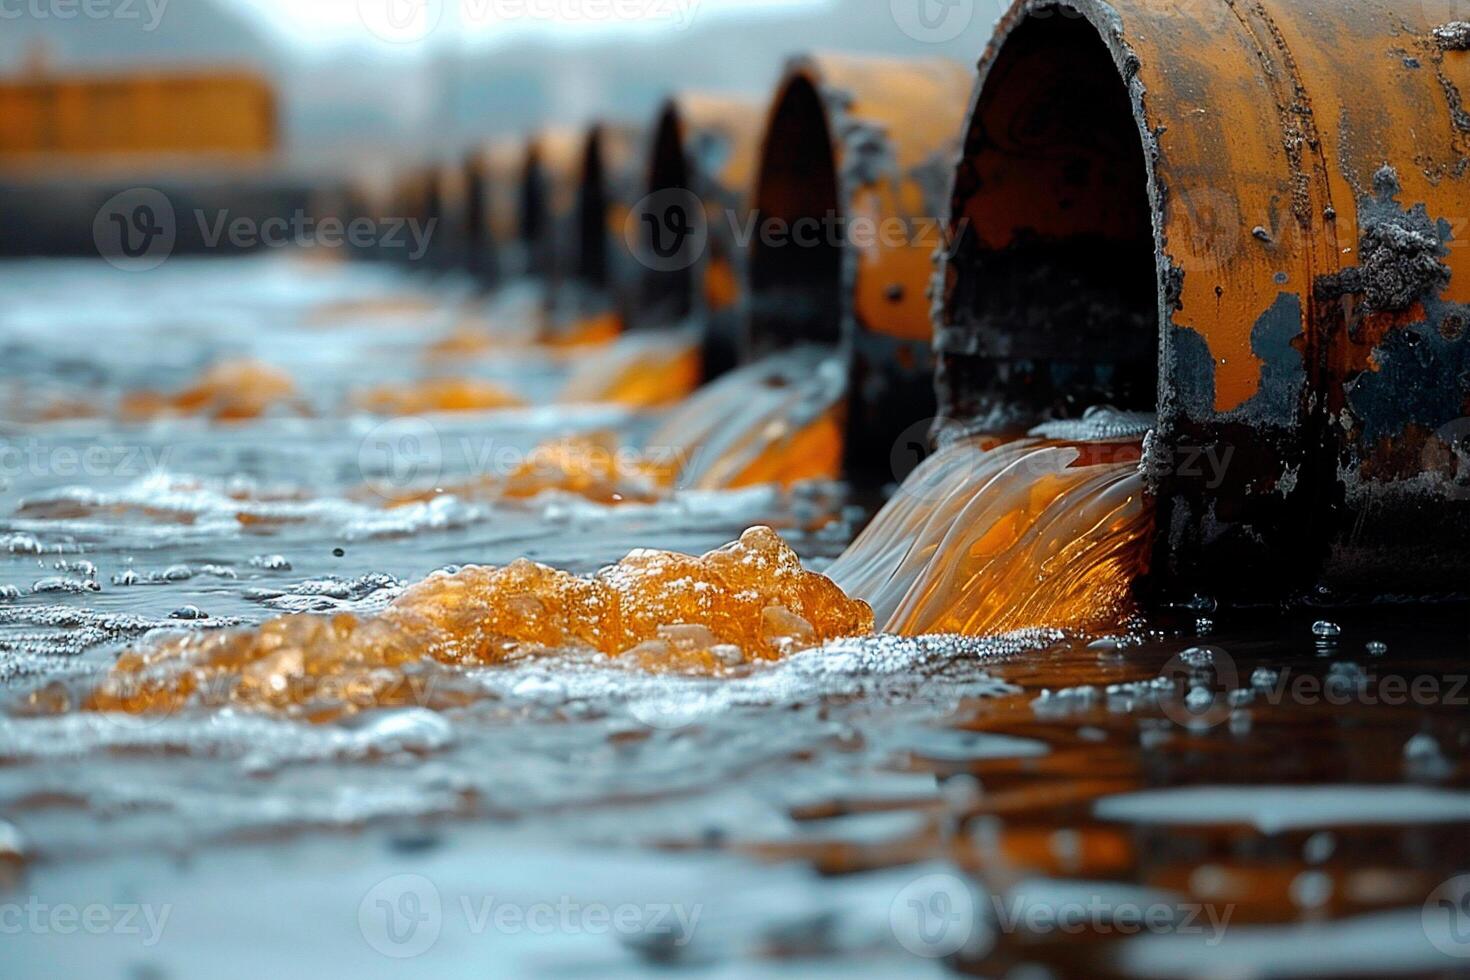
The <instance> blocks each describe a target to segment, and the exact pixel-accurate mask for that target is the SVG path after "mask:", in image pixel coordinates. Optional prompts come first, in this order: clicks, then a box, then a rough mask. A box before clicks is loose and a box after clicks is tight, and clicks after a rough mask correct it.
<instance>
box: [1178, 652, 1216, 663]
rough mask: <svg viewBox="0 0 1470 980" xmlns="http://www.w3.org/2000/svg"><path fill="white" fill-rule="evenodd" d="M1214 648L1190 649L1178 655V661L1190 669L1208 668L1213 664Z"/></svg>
mask: <svg viewBox="0 0 1470 980" xmlns="http://www.w3.org/2000/svg"><path fill="white" fill-rule="evenodd" d="M1217 649H1218V648H1216V647H1190V648H1189V649H1187V650H1184V651H1182V652H1181V653H1180V654H1179V659H1180V660H1182V661H1184V662H1185V663H1186V664H1188V665H1189V666H1191V667H1208V666H1210V665H1211V664H1213V663H1214V662H1215V654H1216V652H1217Z"/></svg>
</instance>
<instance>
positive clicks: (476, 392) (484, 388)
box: [349, 378, 525, 415]
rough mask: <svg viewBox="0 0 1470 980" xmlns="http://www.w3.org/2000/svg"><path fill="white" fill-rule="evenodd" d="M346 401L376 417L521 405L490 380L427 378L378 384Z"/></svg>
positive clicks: (481, 409)
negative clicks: (393, 383)
mask: <svg viewBox="0 0 1470 980" xmlns="http://www.w3.org/2000/svg"><path fill="white" fill-rule="evenodd" d="M349 400H350V401H351V403H352V405H353V406H354V407H355V408H358V409H361V410H362V411H366V412H373V413H374V414H377V415H422V414H425V413H430V412H484V411H489V410H491V409H496V408H519V407H520V406H522V405H524V404H525V402H524V401H522V400H521V399H520V397H519V396H517V395H515V394H514V393H512V392H510V391H507V390H506V389H505V388H503V387H501V386H500V385H498V384H496V383H494V382H493V381H482V380H480V379H477V378H430V379H428V380H425V381H416V382H411V383H408V384H401V385H378V386H377V387H373V388H366V389H362V390H360V391H356V392H353V393H352V395H351V396H350V398H349Z"/></svg>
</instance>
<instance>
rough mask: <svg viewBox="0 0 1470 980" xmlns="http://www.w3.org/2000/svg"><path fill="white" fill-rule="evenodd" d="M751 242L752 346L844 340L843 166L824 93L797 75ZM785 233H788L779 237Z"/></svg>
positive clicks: (759, 192)
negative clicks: (837, 232)
mask: <svg viewBox="0 0 1470 980" xmlns="http://www.w3.org/2000/svg"><path fill="white" fill-rule="evenodd" d="M761 157H762V158H761V167H760V176H759V179H758V181H757V184H756V202H755V205H756V217H757V219H758V223H757V225H756V226H755V235H754V237H753V238H752V240H751V246H750V247H751V253H750V288H751V322H750V330H751V338H750V339H751V347H752V351H753V352H754V353H761V352H765V351H769V350H775V349H780V348H783V347H789V346H791V345H793V344H798V343H803V342H806V343H819V344H831V345H834V346H835V345H837V344H839V343H840V342H841V339H842V320H843V309H844V305H845V303H844V297H843V284H842V249H841V246H840V245H839V243H838V241H837V240H836V238H835V236H834V235H833V234H832V233H831V231H830V229H832V228H833V227H834V226H835V222H836V221H837V220H839V218H840V214H841V210H840V206H839V203H838V199H837V164H836V160H835V158H834V156H833V151H832V136H831V133H830V132H829V131H828V129H827V119H826V114H825V113H824V112H823V109H822V100H821V96H820V95H819V94H818V92H817V90H816V88H815V87H814V86H813V85H812V83H811V82H809V81H807V80H806V79H804V78H799V77H798V78H795V79H793V80H792V81H791V82H790V83H789V84H788V85H787V87H786V90H785V92H784V93H782V95H781V98H780V101H779V103H778V104H777V107H776V110H775V115H774V116H773V117H772V120H771V126H770V129H769V131H768V132H767V134H766V144H765V148H764V150H763V152H762V154H761ZM775 236H781V237H779V238H778V237H775Z"/></svg>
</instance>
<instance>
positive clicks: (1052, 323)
mask: <svg viewBox="0 0 1470 980" xmlns="http://www.w3.org/2000/svg"><path fill="white" fill-rule="evenodd" d="M1050 13H1051V16H1047V17H1028V18H1026V19H1025V20H1024V21H1023V22H1022V23H1021V24H1020V25H1019V26H1017V27H1016V29H1015V30H1014V31H1013V32H1012V33H1011V34H1010V36H1009V37H1008V38H1007V39H1006V40H1005V42H1004V44H1003V46H1002V47H1001V49H1000V52H999V54H998V55H997V56H996V59H995V62H994V64H993V65H992V67H991V69H990V71H989V72H988V73H987V74H986V76H985V80H984V82H983V85H982V88H981V92H980V97H979V99H978V102H977V104H976V106H975V109H974V111H973V115H972V116H971V120H970V125H969V130H968V133H967V135H966V144H965V159H964V161H963V163H962V165H961V167H960V169H959V172H958V174H957V180H956V185H955V195H954V201H953V214H954V216H955V220H956V222H963V226H960V227H956V228H955V231H956V233H957V237H958V243H959V244H958V247H957V250H956V254H955V258H954V259H953V260H952V263H951V269H952V275H951V277H950V281H949V282H950V292H949V294H948V296H947V297H946V301H945V309H944V320H943V322H944V323H945V325H946V326H947V333H948V334H950V335H951V336H953V335H955V334H958V335H959V336H961V337H963V338H965V339H964V342H963V343H954V342H952V341H951V342H947V343H946V344H945V347H946V348H947V352H946V353H945V354H944V355H943V364H942V366H941V370H942V372H943V373H944V387H945V388H947V389H948V390H947V393H946V397H947V399H948V401H949V404H948V405H947V408H948V410H949V413H950V414H952V415H955V416H959V417H987V416H988V417H998V416H997V413H999V417H1006V416H1008V417H1010V418H1020V419H1027V418H1036V417H1062V418H1068V417H1074V416H1076V415H1078V414H1080V413H1081V412H1082V411H1084V410H1085V409H1087V408H1088V407H1090V406H1092V405H1096V404H1111V405H1115V406H1117V407H1119V408H1124V409H1133V410H1139V411H1152V410H1154V409H1155V408H1156V404H1157V400H1158V386H1159V381H1158V335H1159V300H1158V276H1157V271H1156V266H1155V258H1154V238H1153V222H1152V207H1151V205H1150V201H1149V195H1148V170H1147V165H1146V163H1145V159H1144V150H1143V142H1142V139H1141V137H1140V134H1139V130H1138V124H1137V122H1136V121H1135V119H1134V116H1133V108H1132V104H1131V102H1130V99H1129V96H1128V91H1127V89H1126V87H1125V85H1124V83H1123V80H1122V78H1121V76H1120V74H1119V71H1118V68H1117V66H1116V65H1115V64H1114V62H1113V58H1112V55H1111V53H1110V52H1109V51H1108V49H1107V47H1106V46H1105V44H1104V43H1103V41H1102V39H1101V38H1100V37H1099V36H1098V34H1097V32H1096V29H1095V28H1094V27H1093V26H1092V25H1091V24H1090V23H1088V22H1087V21H1086V20H1083V19H1082V18H1081V17H1080V16H1077V15H1076V14H1075V12H1073V11H1072V10H1071V8H1063V7H1057V8H1052V9H1051V11H1050Z"/></svg>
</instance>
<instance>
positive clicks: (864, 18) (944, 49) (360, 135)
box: [0, 0, 999, 177]
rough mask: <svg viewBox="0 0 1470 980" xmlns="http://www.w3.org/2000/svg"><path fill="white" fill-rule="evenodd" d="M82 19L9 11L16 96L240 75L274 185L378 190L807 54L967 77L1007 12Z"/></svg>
mask: <svg viewBox="0 0 1470 980" xmlns="http://www.w3.org/2000/svg"><path fill="white" fill-rule="evenodd" d="M75 3H76V6H75V7H72V6H71V4H70V3H68V2H67V0H6V2H5V4H4V5H3V6H4V12H3V13H0V18H3V20H4V30H3V31H0V65H3V67H4V71H5V74H6V75H7V76H8V77H7V82H8V83H9V84H10V85H12V86H13V85H14V84H15V83H18V82H19V83H34V82H37V81H40V80H52V81H61V80H65V79H67V78H68V77H75V76H78V75H95V74H99V73H106V74H121V73H146V72H156V71H161V70H168V71H173V70H179V69H187V70H190V71H194V70H206V71H209V72H215V73H224V72H232V73H234V72H239V71H240V70H242V69H243V70H246V71H248V72H250V73H252V74H256V75H258V76H259V77H260V78H261V79H262V80H263V81H265V82H266V83H267V84H268V85H269V86H270V87H271V88H272V89H273V90H274V92H275V93H276V96H277V98H278V105H279V124H280V130H279V132H280V145H279V151H278V157H277V161H276V162H277V164H278V166H279V167H281V168H283V169H284V170H286V171H289V172H294V173H300V174H311V175H319V174H324V175H340V174H349V173H350V174H352V175H354V176H369V177H370V176H371V175H372V174H373V172H375V171H377V170H381V169H383V168H387V167H390V166H391V165H392V164H393V163H394V162H395V161H403V160H419V159H424V158H428V157H436V156H439V155H441V154H447V153H449V152H451V151H453V150H456V149H458V148H460V147H462V146H463V144H465V143H466V142H467V141H470V140H473V139H477V138H480V137H484V136H491V135H496V134H501V133H509V132H519V131H522V130H525V129H527V128H529V127H532V126H535V125H539V124H542V123H545V122H582V121H585V120H587V119H588V118H590V117H591V116H593V115H594V114H597V113H599V112H606V113H609V114H612V115H614V116H620V117H626V118H628V119H632V120H638V121H644V120H647V119H648V118H650V117H651V115H652V113H653V111H654V109H655V108H656V106H657V104H658V102H659V100H660V98H661V97H662V96H664V95H665V94H667V93H668V91H669V90H670V89H671V88H673V87H676V86H677V87H685V86H694V87H698V88H703V89H713V90H723V91H729V92H742V93H748V94H751V95H756V96H765V95H767V94H768V93H769V91H770V88H771V86H772V84H773V83H774V80H775V78H776V75H777V72H778V70H779V67H780V65H781V63H782V61H783V60H784V58H785V57H787V56H788V55H790V54H792V53H794V52H796V51H798V50H821V49H836V50H852V51H862V52H871V53H890V54H947V55H950V56H953V57H955V58H958V59H960V60H962V61H965V62H967V63H973V62H974V60H975V59H976V58H977V57H978V55H979V53H980V51H981V50H982V49H983V48H984V45H985V42H986V40H987V39H988V37H989V34H990V30H991V27H992V25H993V24H994V22H995V20H996V18H997V17H998V15H999V3H998V0H925V4H926V5H928V4H933V8H934V9H933V11H932V16H933V17H934V18H935V19H934V20H932V21H929V20H923V21H914V16H915V14H916V13H921V12H922V11H915V10H910V9H909V8H913V7H915V5H914V4H910V3H899V4H896V5H890V3H889V2H888V0H310V2H298V0H87V2H86V3H83V0H75ZM894 7H896V8H897V9H893V8H894ZM925 23H933V24H941V25H942V27H941V28H939V29H934V28H925V27H924V26H923V25H924V24H925ZM905 28H908V30H906V29H905ZM0 125H9V124H0ZM18 149H19V148H18V147H16V146H14V145H13V142H12V141H11V140H7V141H6V144H5V146H4V151H5V155H6V156H7V157H8V158H9V157H14V156H15V155H17V150H18ZM9 162H14V161H13V160H12V161H9Z"/></svg>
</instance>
